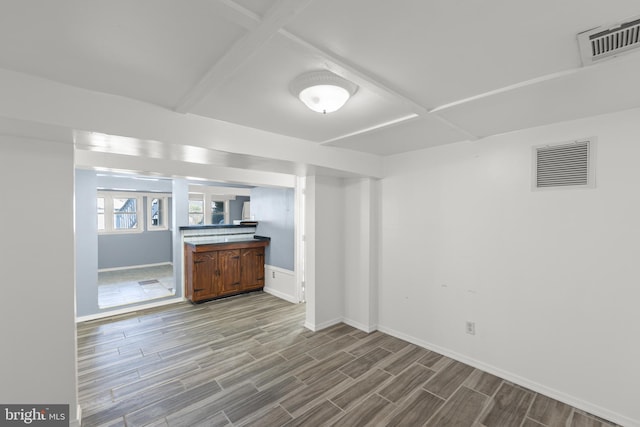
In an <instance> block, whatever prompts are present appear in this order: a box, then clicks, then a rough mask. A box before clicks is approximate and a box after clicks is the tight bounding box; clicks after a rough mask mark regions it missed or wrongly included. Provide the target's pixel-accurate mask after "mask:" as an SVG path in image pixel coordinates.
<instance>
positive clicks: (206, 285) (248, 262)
mask: <svg viewBox="0 0 640 427" xmlns="http://www.w3.org/2000/svg"><path fill="white" fill-rule="evenodd" d="M268 244H269V241H268V240H258V241H247V242H236V243H218V244H205V245H202V244H198V245H196V244H191V243H185V245H184V253H185V265H184V267H185V296H186V297H187V299H189V300H190V301H191V302H200V301H206V300H210V299H214V298H219V297H223V296H229V295H235V294H239V293H242V292H249V291H254V290H259V289H262V288H263V287H264V248H265V246H267V245H268Z"/></svg>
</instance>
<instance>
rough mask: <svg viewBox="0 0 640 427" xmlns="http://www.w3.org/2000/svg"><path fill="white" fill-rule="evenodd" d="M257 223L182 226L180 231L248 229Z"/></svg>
mask: <svg viewBox="0 0 640 427" xmlns="http://www.w3.org/2000/svg"><path fill="white" fill-rule="evenodd" d="M255 226H256V224H255V223H251V224H239V225H235V224H209V225H182V226H180V227H179V229H180V230H207V229H214V230H215V229H217V228H218V229H219V228H247V227H255Z"/></svg>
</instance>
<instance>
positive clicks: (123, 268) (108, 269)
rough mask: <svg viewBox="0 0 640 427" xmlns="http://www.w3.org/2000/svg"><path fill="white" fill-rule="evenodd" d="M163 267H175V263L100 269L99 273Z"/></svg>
mask: <svg viewBox="0 0 640 427" xmlns="http://www.w3.org/2000/svg"><path fill="white" fill-rule="evenodd" d="M163 265H173V263H172V262H170V261H167V262H158V263H156V264H141V265H129V266H125V267H112V268H99V269H98V273H103V272H105V271H118V270H133V269H134V268H146V267H160V266H163Z"/></svg>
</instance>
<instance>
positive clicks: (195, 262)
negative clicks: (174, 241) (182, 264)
mask: <svg viewBox="0 0 640 427" xmlns="http://www.w3.org/2000/svg"><path fill="white" fill-rule="evenodd" d="M203 262H204V260H198V261H193V263H194V264H200V263H203Z"/></svg>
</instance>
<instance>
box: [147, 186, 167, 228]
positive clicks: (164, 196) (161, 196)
mask: <svg viewBox="0 0 640 427" xmlns="http://www.w3.org/2000/svg"><path fill="white" fill-rule="evenodd" d="M144 197H146V198H147V216H146V218H145V223H146V225H147V231H166V230H168V229H169V195H167V194H165V193H148V194H145V195H144ZM153 199H160V200H162V202H161V203H162V205H163V206H164V209H165V211H164V221H162V224H161V225H153V224H152V221H151V200H153Z"/></svg>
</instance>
